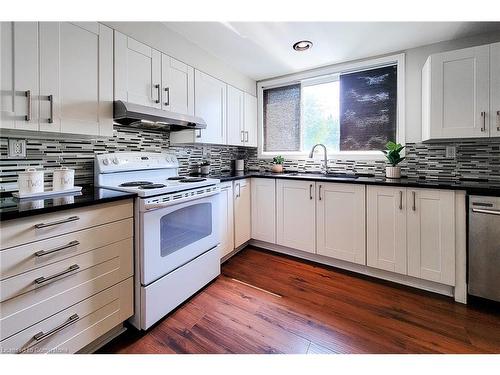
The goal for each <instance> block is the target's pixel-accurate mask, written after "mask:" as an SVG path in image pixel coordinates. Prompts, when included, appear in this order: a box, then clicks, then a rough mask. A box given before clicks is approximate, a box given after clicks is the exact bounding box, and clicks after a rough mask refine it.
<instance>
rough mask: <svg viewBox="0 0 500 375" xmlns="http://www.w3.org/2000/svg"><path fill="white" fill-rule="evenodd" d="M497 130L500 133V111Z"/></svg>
mask: <svg viewBox="0 0 500 375" xmlns="http://www.w3.org/2000/svg"><path fill="white" fill-rule="evenodd" d="M497 130H498V131H499V132H500V111H497Z"/></svg>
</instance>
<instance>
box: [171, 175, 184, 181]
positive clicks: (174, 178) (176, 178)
mask: <svg viewBox="0 0 500 375" xmlns="http://www.w3.org/2000/svg"><path fill="white" fill-rule="evenodd" d="M185 178H186V177H183V176H175V177H169V178H167V180H170V181H177V180H184V179H185Z"/></svg>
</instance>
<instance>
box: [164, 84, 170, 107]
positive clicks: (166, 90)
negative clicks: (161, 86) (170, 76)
mask: <svg viewBox="0 0 500 375" xmlns="http://www.w3.org/2000/svg"><path fill="white" fill-rule="evenodd" d="M165 92H166V93H167V101H166V102H165V105H170V87H165Z"/></svg>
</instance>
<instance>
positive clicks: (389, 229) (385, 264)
mask: <svg viewBox="0 0 500 375" xmlns="http://www.w3.org/2000/svg"><path fill="white" fill-rule="evenodd" d="M366 200H367V201H366V227H367V228H366V229H367V230H366V236H367V247H366V250H367V251H366V252H367V265H368V266H370V267H375V268H380V269H383V270H386V271H391V272H397V273H401V274H406V273H407V269H406V189H405V188H397V187H385V186H367V193H366Z"/></svg>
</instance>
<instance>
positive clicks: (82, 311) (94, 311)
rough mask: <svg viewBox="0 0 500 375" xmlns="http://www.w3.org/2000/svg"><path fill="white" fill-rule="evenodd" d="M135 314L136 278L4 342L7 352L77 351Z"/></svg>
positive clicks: (1, 348) (2, 346)
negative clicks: (134, 290)
mask: <svg viewBox="0 0 500 375" xmlns="http://www.w3.org/2000/svg"><path fill="white" fill-rule="evenodd" d="M132 314H133V278H128V279H127V280H125V281H122V282H121V283H119V284H117V285H115V286H113V287H111V288H108V289H106V290H104V291H102V292H100V293H98V294H96V295H94V296H92V297H90V298H87V299H85V300H83V301H81V302H79V303H77V304H75V305H73V306H71V307H69V308H67V309H65V310H62V311H60V312H58V313H57V314H55V315H53V316H51V317H49V318H47V319H45V320H43V321H41V322H39V323H37V324H35V325H34V326H31V327H29V328H26V329H25V330H23V331H21V332H19V333H17V334H15V335H13V336H11V337H9V338H8V339H5V340H3V341H1V342H0V352H3V353H49V352H52V353H75V352H77V351H78V350H80V349H82V348H83V347H85V346H86V345H88V344H90V343H91V342H92V341H94V340H96V339H97V338H99V337H100V336H101V335H103V334H105V333H106V332H107V331H109V330H111V329H112V328H113V327H115V326H117V325H118V324H120V323H121V322H123V321H124V320H126V319H127V318H129V317H130V316H131V315H132Z"/></svg>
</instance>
